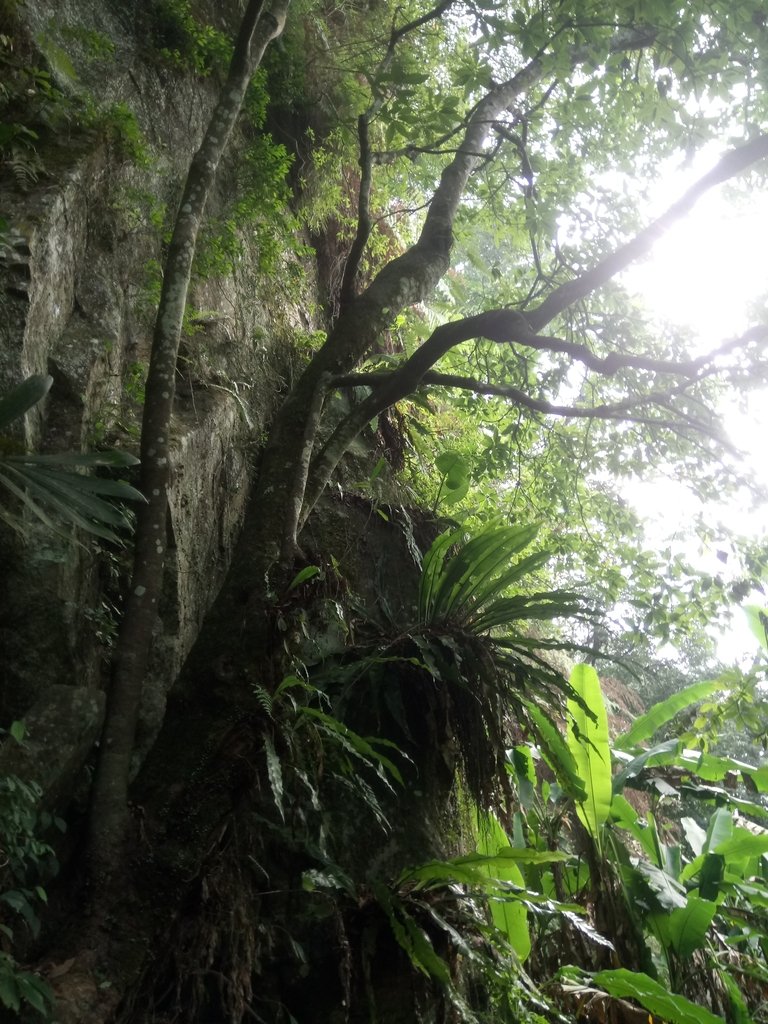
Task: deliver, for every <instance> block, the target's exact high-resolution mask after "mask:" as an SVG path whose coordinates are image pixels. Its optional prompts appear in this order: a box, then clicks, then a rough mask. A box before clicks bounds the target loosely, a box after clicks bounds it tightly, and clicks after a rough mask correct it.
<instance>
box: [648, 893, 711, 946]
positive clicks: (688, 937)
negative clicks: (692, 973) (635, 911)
mask: <svg viewBox="0 0 768 1024" xmlns="http://www.w3.org/2000/svg"><path fill="white" fill-rule="evenodd" d="M716 910H717V904H715V903H712V902H710V901H709V900H705V899H701V898H700V897H698V896H689V897H688V900H687V903H686V905H685V906H684V907H679V908H678V909H676V910H673V911H672V913H671V914H654V915H652V916H651V918H650V920H651V921H652V924H653V931H654V932H655V934H656V935H657V937H658V938H659V939H660V940H661V941H662V942H663V943H664V945H665V946H666V947H667V948H668V949H672V950H674V952H675V953H676V954H677V955H678V956H680V957H683V958H684V959H687V958H688V957H690V956H692V955H693V954H694V953H695V952H696V950H697V949H703V948H704V945H705V943H706V939H707V934H708V932H709V927H710V925H711V924H712V919H713V917H714V916H715V911H716Z"/></svg>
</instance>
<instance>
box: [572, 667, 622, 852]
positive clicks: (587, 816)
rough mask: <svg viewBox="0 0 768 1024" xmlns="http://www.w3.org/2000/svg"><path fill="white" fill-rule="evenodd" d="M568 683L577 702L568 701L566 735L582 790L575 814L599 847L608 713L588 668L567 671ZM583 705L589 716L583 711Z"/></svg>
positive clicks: (605, 811) (607, 778)
mask: <svg viewBox="0 0 768 1024" xmlns="http://www.w3.org/2000/svg"><path fill="white" fill-rule="evenodd" d="M570 682H571V687H572V688H573V690H574V691H575V693H576V695H577V696H578V698H579V699H578V700H577V699H575V698H573V697H570V698H569V699H568V702H567V708H568V714H569V722H568V731H567V734H566V735H567V739H568V746H569V748H570V751H571V754H572V755H573V759H574V761H575V762H576V768H577V771H578V773H579V776H580V778H581V780H582V782H583V783H584V789H585V790H586V799H585V800H583V801H580V802H579V803H577V805H576V813H577V814H578V816H579V819H580V821H581V822H582V824H583V825H584V827H585V828H586V829H587V831H588V832H589V834H590V835H591V836H592V838H593V839H594V840H595V841H596V842H597V843H598V845H600V829H601V827H602V825H603V824H604V823H605V822H606V821H607V820H608V816H609V814H610V813H611V800H612V799H613V781H612V779H611V748H610V743H609V739H608V714H607V712H606V709H605V702H604V700H603V694H602V691H601V689H600V680H599V678H598V675H597V672H595V670H594V669H593V668H592V667H591V666H590V665H576V666H575V667H574V669H573V671H572V672H571V679H570ZM585 705H586V707H587V708H588V709H589V711H590V712H591V714H589V713H588V712H587V711H586V710H585Z"/></svg>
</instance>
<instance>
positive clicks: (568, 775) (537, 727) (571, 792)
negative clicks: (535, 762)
mask: <svg viewBox="0 0 768 1024" xmlns="http://www.w3.org/2000/svg"><path fill="white" fill-rule="evenodd" d="M522 703H523V706H524V707H525V708H526V710H527V712H528V721H529V723H530V726H531V730H532V731H533V733H534V735H535V736H536V741H537V744H538V746H539V749H540V750H541V755H542V757H543V758H544V760H545V761H546V762H547V764H548V765H549V767H550V768H551V769H552V771H553V772H554V773H555V777H556V778H557V781H558V783H559V784H560V787H561V789H562V790H563V792H564V793H567V794H568V796H570V797H571V798H572V799H573V800H575V801H577V802H582V801H584V800H586V799H587V790H586V786H585V785H584V780H583V779H582V778H581V775H580V774H579V769H578V765H577V763H576V759H575V758H574V756H573V754H572V753H571V749H570V747H569V746H568V744H567V743H566V742H565V740H564V739H563V737H562V736H561V734H560V732H559V730H558V728H557V726H556V725H555V724H554V722H553V721H552V719H551V718H549V717H548V716H547V715H545V714H544V713H543V711H542V710H541V708H539V707H538V706H537V705H536V704H534V703H533V702H532V701H523V702H522Z"/></svg>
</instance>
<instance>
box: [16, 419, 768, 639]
mask: <svg viewBox="0 0 768 1024" xmlns="http://www.w3.org/2000/svg"><path fill="white" fill-rule="evenodd" d="M0 425H2V424H0ZM744 614H745V615H746V616H747V622H748V624H749V628H750V629H751V630H752V633H753V634H754V635H755V637H756V638H757V641H758V643H759V644H760V646H761V647H762V648H763V650H764V651H768V608H762V607H760V605H758V604H748V605H745V606H744Z"/></svg>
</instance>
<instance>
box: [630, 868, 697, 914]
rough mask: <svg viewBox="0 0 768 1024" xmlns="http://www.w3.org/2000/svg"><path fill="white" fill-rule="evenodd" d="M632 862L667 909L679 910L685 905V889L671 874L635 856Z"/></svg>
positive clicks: (662, 905)
mask: <svg viewBox="0 0 768 1024" xmlns="http://www.w3.org/2000/svg"><path fill="white" fill-rule="evenodd" d="M632 863H633V864H634V867H635V870H636V871H638V872H639V873H640V874H641V875H642V876H643V878H644V879H645V881H646V882H647V883H648V886H649V887H650V889H651V891H652V892H653V894H654V896H655V897H656V899H657V900H658V902H659V905H660V906H661V907H663V908H664V909H665V910H677V909H678V908H681V907H684V906H685V899H686V897H685V889H684V888H683V886H682V885H681V884H680V883H679V882H678V881H677V879H675V878H673V877H672V876H671V875H669V874H667V872H666V871H663V870H662V869H661V868H660V867H657V866H656V865H655V864H651V863H650V862H649V861H645V860H640V858H639V857H633V858H632Z"/></svg>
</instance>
